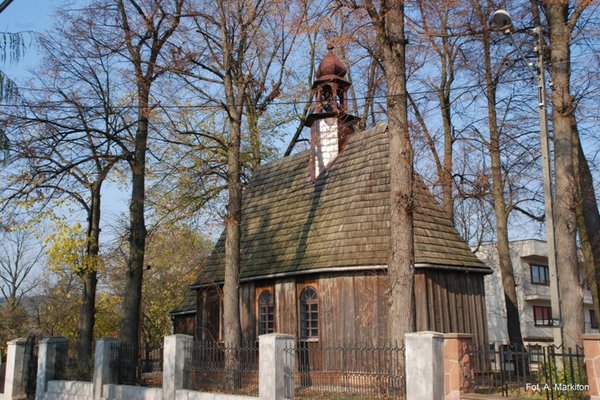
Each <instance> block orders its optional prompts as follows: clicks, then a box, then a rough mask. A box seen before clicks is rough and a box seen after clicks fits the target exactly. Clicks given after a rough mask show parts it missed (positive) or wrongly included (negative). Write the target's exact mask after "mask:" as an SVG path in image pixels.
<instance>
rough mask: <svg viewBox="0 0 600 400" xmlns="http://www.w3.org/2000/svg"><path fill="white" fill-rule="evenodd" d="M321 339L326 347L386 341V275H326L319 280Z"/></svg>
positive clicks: (378, 343) (371, 344) (368, 344)
mask: <svg viewBox="0 0 600 400" xmlns="http://www.w3.org/2000/svg"><path fill="white" fill-rule="evenodd" d="M317 285H318V293H319V313H320V319H319V323H320V325H321V327H320V330H321V332H320V341H321V343H322V344H323V345H325V346H330V345H331V346H340V345H346V346H348V345H365V346H378V345H383V344H384V343H385V342H386V337H387V306H386V304H385V299H384V290H385V276H384V275H382V274H378V273H371V274H346V275H338V276H333V275H331V274H329V275H323V276H321V277H320V279H318V281H317Z"/></svg>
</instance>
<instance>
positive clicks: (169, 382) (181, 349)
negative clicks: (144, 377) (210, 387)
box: [163, 334, 194, 400]
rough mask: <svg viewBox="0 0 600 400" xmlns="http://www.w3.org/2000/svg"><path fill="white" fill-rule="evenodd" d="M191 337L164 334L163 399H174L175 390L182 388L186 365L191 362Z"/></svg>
mask: <svg viewBox="0 0 600 400" xmlns="http://www.w3.org/2000/svg"><path fill="white" fill-rule="evenodd" d="M193 339H194V338H193V337H192V336H189V335H181V334H177V335H170V336H165V345H164V357H163V400H175V395H176V393H177V390H179V389H183V382H184V379H185V372H184V371H185V370H186V367H187V366H188V365H189V363H190V362H191V356H192V354H191V351H190V350H191V346H192V343H193Z"/></svg>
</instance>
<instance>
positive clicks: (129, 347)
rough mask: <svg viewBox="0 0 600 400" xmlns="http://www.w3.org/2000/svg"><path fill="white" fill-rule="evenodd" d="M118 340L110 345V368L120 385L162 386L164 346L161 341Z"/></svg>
mask: <svg viewBox="0 0 600 400" xmlns="http://www.w3.org/2000/svg"><path fill="white" fill-rule="evenodd" d="M135 350H136V348H135V347H134V345H133V344H132V343H131V342H126V341H119V342H116V343H113V344H112V345H111V353H112V356H111V358H112V359H113V360H115V361H114V363H113V365H111V370H112V371H113V373H114V374H115V376H116V378H117V382H118V383H119V384H121V385H136V386H153V387H160V386H162V370H163V357H164V348H163V344H162V343H157V344H151V343H146V344H142V345H140V346H139V347H138V348H137V351H135Z"/></svg>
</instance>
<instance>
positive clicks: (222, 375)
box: [184, 341, 258, 396]
mask: <svg viewBox="0 0 600 400" xmlns="http://www.w3.org/2000/svg"><path fill="white" fill-rule="evenodd" d="M184 351H185V353H186V354H185V358H186V360H189V361H190V362H189V363H188V364H187V365H186V368H185V371H184V388H186V389H190V390H199V391H207V392H222V393H229V394H243V395H247V396H258V343H255V342H252V343H246V344H244V345H242V346H239V347H234V348H228V347H225V346H224V345H223V344H222V343H219V342H214V341H194V342H190V343H189V344H188V345H186V346H185V348H184Z"/></svg>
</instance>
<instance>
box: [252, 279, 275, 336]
mask: <svg viewBox="0 0 600 400" xmlns="http://www.w3.org/2000/svg"><path fill="white" fill-rule="evenodd" d="M256 311H257V313H256V317H257V321H256V322H257V324H256V325H257V334H258V335H259V336H260V335H265V334H268V333H273V332H275V295H274V292H273V289H272V288H264V289H259V290H258V291H257V296H256Z"/></svg>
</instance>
